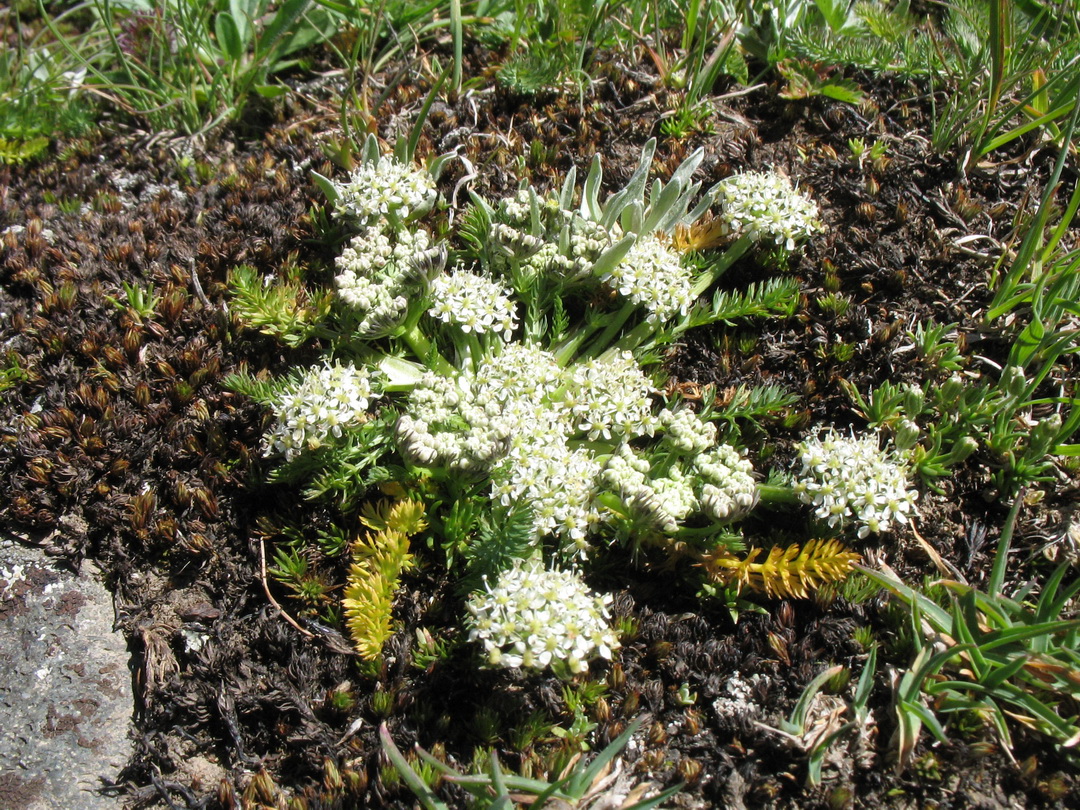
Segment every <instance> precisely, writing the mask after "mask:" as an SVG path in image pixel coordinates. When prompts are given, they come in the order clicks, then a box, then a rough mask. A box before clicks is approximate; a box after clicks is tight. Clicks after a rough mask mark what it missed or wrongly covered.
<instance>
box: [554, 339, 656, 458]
mask: <svg viewBox="0 0 1080 810" xmlns="http://www.w3.org/2000/svg"><path fill="white" fill-rule="evenodd" d="M653 391H654V389H653V386H652V384H651V383H650V382H649V380H648V378H647V377H646V376H645V374H644V373H643V372H642V371H641V367H640V366H639V365H638V364H637V361H636V360H635V359H634V355H633V354H631V353H630V352H622V353H611V354H606V355H603V356H601V357H600V358H598V359H594V360H588V361H586V362H584V363H578V364H576V365H575V366H574V367H573V369H572V370H571V375H570V380H569V385H568V386H567V391H566V394H565V399H564V400H563V402H562V406H563V407H564V408H566V409H567V410H568V411H569V412H570V418H571V419H572V420H573V425H574V428H575V429H576V430H578V431H580V432H581V433H585V434H587V435H588V437H589V439H590V440H592V441H595V440H597V439H599V438H600V437H601V436H603V437H604V438H605V439H610V438H611V437H612V435H615V436H645V435H648V436H651V435H652V434H653V431H654V430H655V427H656V417H654V416H653V414H652V400H651V399H650V397H651V395H652V393H653Z"/></svg>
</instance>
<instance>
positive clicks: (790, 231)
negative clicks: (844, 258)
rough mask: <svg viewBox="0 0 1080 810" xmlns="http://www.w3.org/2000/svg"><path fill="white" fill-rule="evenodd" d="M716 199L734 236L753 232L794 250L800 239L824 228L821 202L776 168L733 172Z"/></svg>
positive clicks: (722, 220) (756, 236)
mask: <svg viewBox="0 0 1080 810" xmlns="http://www.w3.org/2000/svg"><path fill="white" fill-rule="evenodd" d="M716 199H717V202H719V203H720V206H721V210H720V215H719V217H718V218H719V220H720V221H721V223H722V224H723V226H724V228H725V229H726V231H727V233H729V234H731V235H732V236H733V237H739V236H744V235H749V236H750V237H751V238H752V239H754V240H755V241H758V240H767V241H770V242H773V243H775V244H777V245H779V246H781V247H784V248H786V249H787V250H794V248H795V243H796V242H798V241H799V240H800V239H805V238H806V237H808V236H810V235H811V234H813V233H816V232H817V231H820V230H823V227H822V225H821V222H820V221H819V220H818V207H817V203H815V202H814V201H813V200H811V199H810V198H809V197H807V196H806V195H804V194H800V193H799V192H798V191H796V190H795V188H794V187H793V186H792V185H791V181H790V180H788V179H787V178H786V177H784V176H783V175H781V174H777V173H776V172H745V173H743V174H736V175H733V176H732V177H729V178H727V179H726V180H723V181H721V182H720V183H719V184H718V187H717V195H716Z"/></svg>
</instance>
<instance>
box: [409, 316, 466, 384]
mask: <svg viewBox="0 0 1080 810" xmlns="http://www.w3.org/2000/svg"><path fill="white" fill-rule="evenodd" d="M401 339H402V340H404V341H405V343H406V344H408V346H409V348H410V349H412V351H413V354H415V355H416V357H417V359H419V360H420V362H421V363H423V364H424V365H426V366H427V367H428V368H430V369H431V370H432V371H437V372H438V373H439V374H445V375H446V376H447V377H449V376H451V375H453V373H454V367H453V366H452V365H450V363H448V362H447V361H446V358H445V357H443V356H442V355H441V354H439V350H438V349H436V348H435V347H434V346H433V345H432V343H431V341H430V340H428V339H427V337H426V336H425V335H424V333H423V332H421V331H420V328H419V327H418V326H417V325H416V324H413V325H412V326H411V327H409V328H408V329H406V330H405V332H403V333H402V335H401Z"/></svg>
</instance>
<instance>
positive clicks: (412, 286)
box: [234, 139, 914, 677]
mask: <svg viewBox="0 0 1080 810" xmlns="http://www.w3.org/2000/svg"><path fill="white" fill-rule="evenodd" d="M655 148H656V145H655V142H650V143H649V144H647V145H646V147H645V149H644V151H643V154H642V157H641V161H640V163H639V165H638V167H637V169H636V170H635V171H634V173H633V174H632V176H631V177H630V179H629V181H628V182H627V184H626V186H625V187H624V188H623V189H621V190H619V191H617V192H615V193H614V194H611V195H610V196H608V197H606V198H605V199H603V200H602V199H601V195H600V188H601V185H602V173H601V169H600V161H599V159H596V160H594V162H593V164H592V167H591V169H590V171H589V174H588V177H587V178H586V180H585V182H584V185H583V187H582V188H581V189H580V191H579V188H578V184H577V178H576V172H575V171H573V170H571V172H570V173H569V175H568V177H567V178H566V181H565V183H564V184H563V185H562V187H561V189H560V190H559V191H558V192H557V193H552V194H548V195H542V194H540V193H538V192H537V191H536V190H535V189H533V188H532V187H530V186H527V185H523V186H522V187H521V188H520V189H519V190H518V191H517V192H515V193H513V194H511V195H509V196H507V197H506V198H504V199H502V200H499V201H496V202H495V203H491V202H488V201H487V200H484V199H483V198H481V197H479V196H477V195H472V198H471V205H470V206H469V207H468V208H467V209H466V210H465V211H463V212H460V213H459V214H458V215H457V216H456V217H455V221H456V223H457V225H456V227H457V232H456V235H457V237H458V238H457V239H456V240H454V241H453V242H452V243H448V242H443V241H440V239H439V238H437V237H435V236H433V233H437V232H442V231H439V230H438V229H437V228H436V227H435V226H434V223H432V222H431V221H430V220H431V219H433V218H434V215H432V216H427V215H428V214H430V213H431V212H432V211H433V210H434V209H437V208H438V207H439V201H438V198H437V194H436V185H435V177H434V176H433V174H432V172H428V171H426V170H424V169H420V168H417V167H415V166H413V165H411V164H409V163H405V162H400V161H398V160H397V159H395V158H392V157H389V156H383V155H380V154H379V150H378V146H377V143H376V142H375V141H374V139H369V141H368V143H367V144H366V145H365V147H364V149H363V160H362V162H361V164H360V165H359V166H358V168H356V170H354V171H353V172H352V173H351V174H350V175H349V176H348V177H347V178H346V179H344V180H342V181H338V182H334V181H330V180H327V179H326V178H322V177H316V180H317V182H318V183H319V184H320V186H321V187H322V188H323V190H324V191H325V192H326V193H327V195H328V197H329V198H330V200H331V208H332V212H333V215H334V216H335V217H336V219H337V221H338V223H339V224H340V225H341V227H342V228H344V229H345V230H347V231H349V232H351V238H348V239H347V240H346V242H345V244H344V247H343V248H342V250H341V253H340V255H339V257H338V258H337V260H336V262H335V264H334V272H333V288H334V290H335V292H336V303H335V305H334V307H333V310H332V312H331V314H330V316H329V317H328V318H327V320H326V322H324V323H321V324H320V325H319V329H318V330H317V333H318V335H319V337H320V338H322V339H323V340H324V344H323V345H324V346H326V347H327V359H326V360H325V361H324V362H323V363H322V364H321V365H317V366H315V367H314V368H312V369H310V370H308V371H306V372H303V373H301V374H298V375H295V376H294V377H292V378H289V379H287V380H284V381H281V382H279V383H276V384H264V383H262V382H257V381H254V380H250V379H248V380H246V381H240V382H237V383H235V384H234V387H235V388H236V389H237V390H243V391H246V392H248V393H250V394H251V395H252V396H255V397H256V398H258V399H260V400H261V401H263V402H264V403H265V404H267V405H269V406H270V407H271V409H272V411H273V417H274V419H273V425H272V427H271V428H270V429H269V431H268V432H267V434H266V441H265V452H266V454H267V455H269V456H271V457H274V458H277V459H279V460H280V461H281V462H282V466H281V467H280V471H279V472H278V473H275V474H276V475H277V476H278V477H279V478H287V477H288V476H289V475H293V476H295V477H297V478H300V479H303V480H313V481H314V483H312V485H311V487H310V489H309V490H308V493H309V494H310V495H311V496H313V497H315V496H319V495H320V494H324V493H326V492H328V491H333V492H335V493H337V495H338V498H339V504H340V505H341V506H342V507H343V509H344V510H345V511H346V512H349V511H356V510H358V509H359V508H360V507H361V505H362V503H363V501H364V500H365V499H367V498H368V497H369V495H368V494H367V490H369V488H371V487H373V486H374V485H376V484H378V485H379V486H381V487H382V488H383V489H384V490H386V489H387V487H388V486H391V487H392V488H396V489H398V490H402V489H403V490H404V491H406V492H410V493H412V495H411V497H415V498H423V499H425V500H426V504H425V507H426V510H427V514H428V516H429V518H430V522H431V528H430V530H429V535H428V536H427V538H426V541H427V545H428V547H429V548H434V549H438V548H443V549H444V550H445V551H446V564H447V565H448V566H451V568H452V570H454V571H456V572H457V573H458V574H459V575H460V576H461V577H463V579H464V580H465V581H466V582H471V583H472V587H473V588H474V593H473V595H472V596H471V597H470V598H469V600H468V603H467V610H468V620H467V624H468V627H469V637H470V638H471V639H472V640H473V641H476V642H478V644H479V645H480V646H481V647H482V648H483V654H484V657H485V660H486V661H487V662H488V663H489V664H492V665H500V666H511V667H522V668H526V669H545V668H550V669H552V670H553V671H555V672H556V673H557V674H560V675H563V676H567V677H568V676H571V675H574V674H576V673H579V672H582V671H584V669H585V668H587V666H588V662H589V661H590V660H592V659H595V658H601V659H610V658H611V657H612V655H613V654H614V651H615V650H616V649H617V648H618V646H619V644H618V638H617V635H616V634H615V632H614V630H613V629H612V628H611V626H610V624H609V618H610V616H609V610H608V605H609V603H610V597H608V596H602V595H596V594H593V593H592V592H590V591H589V590H588V588H587V587H586V585H585V584H584V580H583V579H582V572H583V571H584V570H585V568H586V567H587V566H588V564H589V563H590V561H591V559H592V558H593V557H594V556H595V555H597V554H599V553H612V552H611V551H610V549H611V548H612V547H614V548H619V547H623V546H629V547H631V548H632V549H633V550H634V551H635V552H637V551H639V550H641V549H642V548H645V547H649V546H656V547H658V548H661V549H671V548H675V547H679V548H691V549H694V550H695V551H694V553H695V554H697V555H698V556H699V558H701V559H704V558H705V555H708V554H714V556H715V555H716V554H717V553H719V552H718V549H719V550H721V551H724V553H727V550H728V549H729V544H730V543H732V538H733V537H734V538H737V536H738V535H737V534H736V530H735V529H734V528H733V524H735V523H737V522H738V521H739V520H741V519H743V518H744V517H746V516H747V515H748V514H749V513H750V512H751V511H752V510H753V509H754V508H755V506H756V504H757V503H758V501H759V499H760V498H761V497H762V494H761V493H762V492H765V491H767V490H770V489H775V487H773V488H762V487H759V485H758V484H757V478H758V475H757V474H756V473H755V471H754V469H753V466H752V463H751V461H750V459H749V458H748V457H747V455H746V454H745V452H744V451H742V450H740V449H739V448H738V447H737V445H736V442H737V440H738V434H737V431H735V430H734V429H733V426H734V422H733V421H731V420H729V421H728V422H726V423H725V424H726V425H727V427H726V428H725V429H724V430H721V429H719V428H718V426H717V423H716V422H715V421H713V412H712V405H711V403H708V402H706V403H704V404H703V406H702V407H701V408H699V409H694V408H692V407H690V405H689V404H688V403H683V402H679V401H678V399H677V398H671V399H666V398H664V397H663V396H662V395H661V393H660V392H659V391H658V389H657V385H656V381H655V378H654V376H653V374H652V373H651V371H650V370H649V369H648V367H647V366H646V365H643V361H645V360H646V359H649V358H655V357H656V356H657V350H658V349H660V348H661V347H663V346H664V345H665V344H669V343H671V342H673V341H675V340H677V339H678V337H679V336H680V335H681V334H682V333H683V332H684V331H686V330H687V329H689V328H692V327H694V326H698V325H701V324H704V323H710V322H713V321H715V320H721V319H726V318H727V317H728V316H727V315H725V314H724V313H722V312H719V311H714V309H713V305H712V304H710V302H709V301H708V300H705V299H703V298H702V297H701V296H702V294H703V293H705V292H706V291H707V290H708V289H709V288H710V287H711V286H712V284H713V283H714V282H715V281H716V280H717V278H719V276H720V275H721V274H722V273H723V272H724V271H725V270H726V269H727V268H728V267H729V266H730V265H731V264H732V263H734V262H735V261H736V260H737V259H738V258H739V257H740V256H741V255H743V254H744V253H745V252H747V251H748V250H750V249H752V248H753V246H754V244H755V242H764V243H766V245H765V247H767V248H769V249H772V248H774V247H776V246H780V247H783V248H785V249H789V250H790V249H793V248H794V247H795V245H796V243H797V242H798V241H800V240H802V239H804V238H806V237H808V236H810V235H811V234H813V233H814V232H815V231H817V230H819V229H820V224H819V223H818V220H817V208H816V205H815V204H814V203H813V201H812V200H810V199H809V198H808V197H806V196H804V195H802V194H800V193H799V192H797V191H796V190H795V189H794V188H793V187H792V186H791V184H790V183H788V181H787V180H786V179H784V178H781V177H779V176H778V175H774V174H771V173H753V174H746V175H739V176H736V177H733V178H729V179H728V180H726V181H722V182H721V183H719V184H717V185H715V186H713V187H712V188H711V189H708V190H706V191H705V192H702V189H701V184H700V183H698V182H694V181H693V179H692V177H693V174H694V172H695V171H696V170H697V168H698V167H699V165H700V164H701V162H702V158H703V154H702V152H701V151H700V150H699V151H697V152H695V153H693V154H692V155H691V156H690V157H689V158H687V159H686V160H685V161H684V162H683V163H682V164H681V165H680V166H679V167H678V168H677V169H676V170H675V171H674V172H673V173H672V175H671V177H670V179H668V180H667V181H666V182H665V181H662V180H654V181H652V182H651V183H650V182H649V174H650V170H651V167H652V163H653V155H654V152H655ZM717 204H719V206H720V211H719V214H716V213H715V212H713V211H712V209H713V207H714V206H716V205H717ZM717 220H719V221H720V222H722V223H723V225H722V229H723V231H724V233H723V235H722V236H723V238H722V239H721V240H720V241H719V242H718V243H717V245H718V246H719V248H721V249H714V250H706V249H704V248H702V249H701V250H698V249H691V248H688V247H687V246H686V244H685V239H682V238H680V237H679V234H685V233H687V232H688V231H689V230H692V229H693V227H694V226H695V223H698V222H699V221H708V222H715V221H717ZM422 222H424V223H427V225H428V226H429V227H430V229H429V227H425V225H422V224H421V223H422ZM443 230H445V228H444V229H443ZM713 247H716V246H713ZM448 268H449V269H448ZM716 300H719V299H716ZM824 441H825V443H822V442H820V441H818V440H812V441H810V440H808V442H807V443H806V444H805V445H804V448H803V464H804V468H803V473H804V476H803V478H802V479H800V483H799V484H798V485H797V486H796V487H795V491H796V492H797V493H798V497H801V498H803V499H804V500H806V501H807V502H808V503H810V504H811V505H812V506H813V507H814V509H815V513H816V514H817V515H818V516H819V517H821V518H822V519H824V520H826V521H828V522H830V523H832V524H833V525H837V526H839V525H842V524H846V523H848V522H858V525H859V527H860V528H859V533H860V534H863V533H865V532H864V531H863V528H864V527H865V529H866V531H867V532H868V531H880V530H884V529H885V528H887V527H888V526H889V525H890V524H891V523H893V522H900V521H902V520H904V519H905V518H906V517H907V516H908V515H909V514H910V513H911V511H912V509H913V501H914V496H913V494H912V493H911V492H910V491H909V490H907V489H906V488H905V487H904V483H903V468H902V466H897V465H898V464H899V461H898V460H897V459H894V458H883V457H882V456H881V455H880V454H878V455H875V456H873V459H872V458H870V455H872V454H870V453H869V450H868V449H867V448H865V447H863V445H850V446H849V444H847V443H845V440H843V439H842V438H840V437H837V436H835V435H833V436H831V438H827V439H826V440H824ZM875 441H876V439H875ZM815 442H816V443H815ZM315 450H319V451H320V455H319V456H318V457H317V462H310V461H307V460H305V459H307V458H308V454H309V453H311V452H312V451H315ZM845 453H846V455H844V454H845ZM874 459H877V460H876V461H874ZM844 465H847V471H848V473H847V474H848V479H843V480H841V479H839V478H837V477H836V476H840V475H843V474H844V470H843V469H842V468H843V467H844ZM304 476H307V478H306V479H304ZM834 479H835V480H834ZM391 482H392V483H391ZM789 494H790V492H789ZM357 548H359V546H358V547H357ZM738 548H741V546H740V545H739V544H737V543H736V544H735V546H734V547H733V549H734V550H737V549H738ZM361 550H362V549H361ZM356 553H357V554H359V553H360V552H359V551H357V552H356ZM395 553H396V554H397V556H398V557H400V559H402V560H404V559H406V557H405V556H404V555H405V554H406V553H407V549H406V548H405V547H402V548H400V549H397V551H396V552H395ZM361 556H363V555H361ZM369 557H370V558H371V559H376V558H375V557H374V556H372V555H368V556H367V557H363V559H364V560H367V559H368V558H369ZM716 559H721V557H716ZM722 559H723V560H725V561H727V559H728V558H727V557H723V558H722ZM358 564H359V563H358ZM365 564H366V563H365ZM724 564H725V565H734V564H735V563H731V562H724ZM401 567H402V566H399V568H401ZM715 567H716V566H714V568H715ZM395 571H397V569H395ZM354 580H356V582H360V581H361V580H363V581H364V582H368V581H375V580H374V579H372V578H371V577H367V578H361V577H359V576H356V577H354ZM384 580H385V581H386V582H392V581H395V582H396V579H395V578H394V577H390V576H388V577H385V578H384V579H383V580H379V582H383V581H384ZM356 582H353V585H352V586H351V588H352V590H351V591H350V593H352V592H353V591H357V589H358V588H359V587H360V586H359V585H357V584H356ZM380 587H381V586H380ZM357 592H358V591H357ZM380 604H381V605H382V607H381V608H380V609H381V610H382V611H383V613H381V614H380V616H382V617H384V618H385V616H386V615H389V614H388V613H386V610H387V608H386V602H385V600H383V601H381V602H380ZM349 611H350V612H349V616H350V617H352V618H351V619H350V620H351V621H353V623H354V624H357V623H358V622H359V619H357V618H356V616H358V615H359V614H358V613H357V603H356V600H355V599H354V600H353V602H350V603H349ZM384 618H380V619H379V622H378V626H379V628H380V629H379V631H378V633H372V632H364V633H363V634H362V635H363V639H364V640H363V641H361V639H360V635H361V634H360V633H359V632H358V633H357V637H356V643H357V646H358V651H359V652H360V653H361V655H362V656H363V657H365V658H368V659H371V658H373V657H375V656H376V655H377V651H376V650H375V649H374V648H375V647H377V646H378V644H377V642H373V641H372V639H379V638H383V637H385V636H386V633H387V632H388V631H387V630H386V627H385V622H384ZM372 621H374V620H372ZM361 624H362V623H361ZM368 624H370V622H368ZM357 626H358V627H359V626H360V625H359V624H357ZM366 626H367V625H365V627H366ZM372 626H374V625H372Z"/></svg>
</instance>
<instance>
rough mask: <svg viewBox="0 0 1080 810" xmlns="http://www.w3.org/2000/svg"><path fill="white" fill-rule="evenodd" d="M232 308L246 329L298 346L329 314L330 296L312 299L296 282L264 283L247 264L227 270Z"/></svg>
mask: <svg viewBox="0 0 1080 810" xmlns="http://www.w3.org/2000/svg"><path fill="white" fill-rule="evenodd" d="M229 287H230V291H231V293H232V303H231V306H232V310H233V312H234V313H236V314H237V315H238V316H239V317H240V319H241V321H243V323H244V325H245V326H246V327H247V328H249V329H256V330H258V331H259V332H262V333H263V334H264V335H270V336H272V337H274V338H277V339H278V340H280V341H281V342H282V343H284V344H285V345H286V346H293V347H296V346H300V345H302V344H303V343H304V342H305V341H307V340H308V338H310V337H311V336H312V334H313V333H314V332H315V330H316V329H317V327H318V325H319V324H320V323H321V322H322V321H323V320H324V319H325V318H326V316H327V315H328V314H329V313H330V304H331V301H332V300H333V295H332V293H330V292H328V291H327V292H323V293H320V294H319V295H318V296H316V297H314V298H312V297H310V296H309V295H308V293H307V291H306V290H305V289H304V287H303V285H301V284H300V283H299V282H298V281H292V280H289V281H274V282H272V283H269V284H268V283H266V280H265V279H264V278H263V277H262V275H261V274H260V273H259V272H258V271H257V270H256V269H255V268H254V267H249V266H248V265H240V266H239V267H236V268H234V269H233V270H232V271H231V272H230V273H229Z"/></svg>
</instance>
